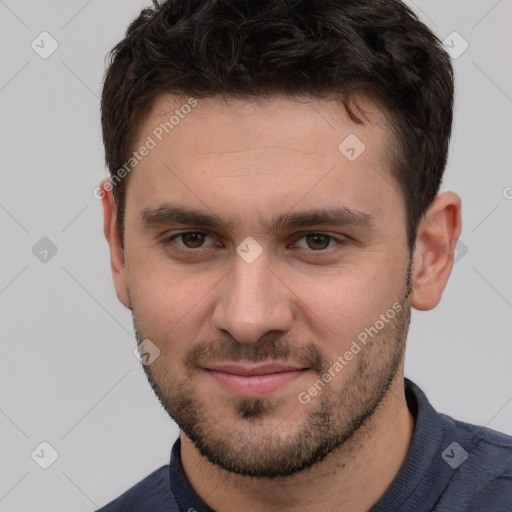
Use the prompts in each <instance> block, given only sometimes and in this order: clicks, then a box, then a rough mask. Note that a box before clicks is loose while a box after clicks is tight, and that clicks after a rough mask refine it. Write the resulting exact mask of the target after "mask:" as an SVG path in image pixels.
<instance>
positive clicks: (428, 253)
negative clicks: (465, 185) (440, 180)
mask: <svg viewBox="0 0 512 512" xmlns="http://www.w3.org/2000/svg"><path fill="white" fill-rule="evenodd" d="M461 229H462V221H461V200H460V197H459V196H458V195H457V194H455V193H454V192H444V193H442V194H438V195H437V196H436V197H435V199H434V201H433V203H432V204H431V205H430V207H429V209H428V210H427V211H426V213H425V214H424V215H423V217H422V219H421V221H420V224H419V226H418V231H417V237H416V245H415V248H414V253H413V277H412V294H411V306H412V307H413V308H415V309H418V310H420V311H427V310H429V309H433V308H435V307H436V306H437V305H438V304H439V301H440V300H441V295H442V293H443V290H444V288H445V286H446V283H447V282H448V278H449V277H450V274H451V271H452V268H453V258H454V254H455V245H456V243H457V240H458V238H459V236H460V232H461Z"/></svg>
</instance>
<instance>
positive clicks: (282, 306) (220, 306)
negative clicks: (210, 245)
mask: <svg viewBox="0 0 512 512" xmlns="http://www.w3.org/2000/svg"><path fill="white" fill-rule="evenodd" d="M220 285H221V286H220V288H219V293H220V298H219V300H218V302H217V303H216V306H215V310H214V313H213V324H214V327H215V328H216V329H218V330H222V331H226V332H228V333H229V334H230V335H231V336H232V337H233V338H235V339H236V340H237V341H239V342H240V343H255V342H257V341H258V340H259V339H260V338H261V337H262V336H263V335H265V334H266V333H268V332H270V331H281V332H286V331H288V330H290V328H291V325H292V319H293V294H292V292H291V291H290V290H289V289H288V288H287V286H286V285H285V284H284V283H283V281H282V280H281V279H280V278H279V277H278V275H277V272H275V271H273V270H271V268H270V267H269V260H268V258H267V257H265V256H264V254H262V255H261V256H260V257H259V258H258V259H256V260H255V261H253V262H252V263H247V262H246V261H244V260H243V259H242V258H240V257H239V256H238V255H236V256H235V261H234V263H233V267H232V270H231V272H229V273H228V274H227V275H226V278H225V279H223V281H222V283H220Z"/></svg>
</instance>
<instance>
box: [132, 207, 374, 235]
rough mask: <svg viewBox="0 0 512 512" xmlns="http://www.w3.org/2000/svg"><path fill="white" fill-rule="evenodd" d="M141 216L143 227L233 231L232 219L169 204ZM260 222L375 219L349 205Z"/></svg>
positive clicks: (271, 227) (267, 225) (272, 225)
mask: <svg viewBox="0 0 512 512" xmlns="http://www.w3.org/2000/svg"><path fill="white" fill-rule="evenodd" d="M140 218H141V221H142V226H143V228H150V227H153V226H155V227H156V226H169V225H175V224H183V225H186V226H196V227H197V226H199V227H204V228H211V229H222V228H223V229H226V230H228V231H233V230H234V224H233V223H232V222H228V221H225V220H223V219H221V218H220V217H218V216H217V215H214V214H212V213H211V212H206V211H201V210H195V209H192V208H188V207H184V206H178V205H172V204H168V203H166V204H163V205H161V206H159V207H158V208H155V209H151V208H145V209H144V210H142V212H141V214H140ZM262 224H263V226H264V229H265V230H266V232H267V233H276V232H278V231H279V230H282V229H287V228H288V229H290V228H305V227H308V226H314V225H323V226H338V227H345V226H346V227H359V228H367V229H371V228H373V227H374V226H375V218H374V217H372V216H371V215H370V214H368V213H365V212H362V211H357V210H353V209H350V208H320V209H312V210H306V211H302V212H289V213H284V214H280V215H277V216H274V217H273V218H272V219H271V220H270V221H265V220H263V221H262Z"/></svg>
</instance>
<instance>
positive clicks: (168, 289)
mask: <svg viewBox="0 0 512 512" xmlns="http://www.w3.org/2000/svg"><path fill="white" fill-rule="evenodd" d="M141 259H143V258H141ZM130 264H131V269H132V271H131V273H130V276H129V286H130V296H131V297H132V301H133V306H134V310H135V311H136V314H137V321H138V325H139V326H140V329H141V330H142V331H143V332H144V333H145V334H147V335H148V337H150V336H153V337H154V338H155V339H156V340H161V342H162V343H163V342H167V340H171V339H180V340H181V339H183V338H185V336H186V335H188V336H190V332H192V331H194V330H195V329H194V327H193V326H194V325H197V323H198V318H200V317H202V316H204V311H203V310H204V308H205V305H206V303H207V302H208V294H209V293H210V292H211V291H212V288H214V286H215V283H216V282H217V281H218V278H217V279H216V278H215V276H214V275H213V273H208V272H199V271H198V272H195V273H191V272H190V271H188V272H184V271H183V270H181V271H180V270H179V269H177V268H176V267H174V266H171V265H170V264H169V263H168V262H161V261H156V260H152V261H149V259H145V261H136V259H135V258H134V259H133V260H132V261H131V262H130ZM133 269H135V270H133ZM184 343H186V340H184Z"/></svg>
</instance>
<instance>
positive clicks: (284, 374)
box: [203, 363, 309, 397]
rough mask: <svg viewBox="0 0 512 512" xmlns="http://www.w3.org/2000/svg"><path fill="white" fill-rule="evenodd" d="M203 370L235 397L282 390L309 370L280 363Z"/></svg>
mask: <svg viewBox="0 0 512 512" xmlns="http://www.w3.org/2000/svg"><path fill="white" fill-rule="evenodd" d="M203 370H205V371H206V372H207V374H208V375H209V376H210V377H211V378H213V380H214V381H215V382H216V383H217V384H218V385H219V386H220V387H222V388H223V389H224V390H226V391H229V392H230V393H233V394H236V395H243V396H246V397H255V396H260V395H265V394H269V393H272V392H275V391H278V390H279V389H282V388H284V387H285V386H287V385H288V384H290V383H291V382H293V381H295V380H297V379H299V378H300V377H302V376H303V375H304V374H305V373H306V372H307V371H308V370H309V368H304V367H300V366H293V365H286V364H282V363H264V364H259V365H249V364H240V363H226V364H213V365H209V366H208V367H204V368H203Z"/></svg>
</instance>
